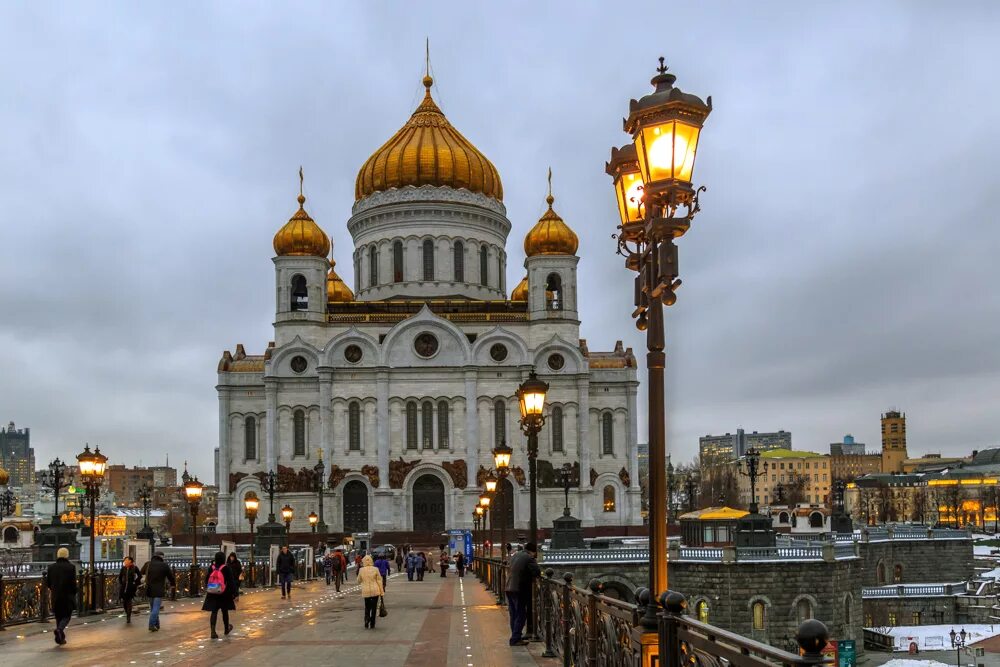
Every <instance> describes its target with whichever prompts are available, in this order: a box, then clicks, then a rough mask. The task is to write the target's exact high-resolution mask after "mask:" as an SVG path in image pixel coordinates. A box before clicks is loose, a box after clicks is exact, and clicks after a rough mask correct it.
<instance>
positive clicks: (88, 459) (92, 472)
mask: <svg viewBox="0 0 1000 667" xmlns="http://www.w3.org/2000/svg"><path fill="white" fill-rule="evenodd" d="M76 462H77V465H78V466H79V469H80V477H82V478H83V481H84V483H85V485H89V486H99V485H100V484H101V482H103V481H104V470H105V468H106V467H107V464H108V457H107V456H105V455H104V454H101V448H100V447H95V448H94V451H90V445H89V444H88V445H84V447H83V452H81V453H80V454H78V455H77V457H76Z"/></svg>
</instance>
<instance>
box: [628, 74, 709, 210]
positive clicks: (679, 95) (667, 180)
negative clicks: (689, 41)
mask: <svg viewBox="0 0 1000 667" xmlns="http://www.w3.org/2000/svg"><path fill="white" fill-rule="evenodd" d="M676 80H677V77H676V76H674V75H673V74H670V73H668V72H667V68H666V67H665V66H664V65H663V59H662V58H661V59H660V67H659V68H658V69H657V75H656V76H654V77H653V79H652V81H651V83H652V84H653V86H654V87H655V90H654V91H653V92H652V93H650V94H649V95H646V96H645V97H643V98H642V99H639V100H632V101H631V102H630V103H629V115H628V118H627V119H626V120H625V131H626V132H628V133H629V134H631V135H632V142H633V144H634V146H635V152H636V158H637V160H638V164H639V171H640V174H641V178H642V182H643V183H644V184H645V185H644V189H645V191H646V194H647V195H654V196H658V195H664V194H670V197H669V200H670V201H671V202H674V201H677V200H678V199H681V200H683V199H684V198H685V197H684V196H683V195H684V194H687V196H688V197H689V196H690V193H691V192H692V189H691V177H692V175H693V173H694V160H695V155H696V153H697V151H698V138H699V135H700V134H701V128H702V126H703V125H704V123H705V119H706V118H707V117H708V114H709V113H711V111H712V98H711V97H709V98H708V103H707V104H706V103H705V102H703V101H702V100H701V98H699V97H697V96H696V95H691V94H688V93H685V92H682V91H681V90H680V89H679V88H674V81H676ZM678 194H680V195H682V196H681V197H678Z"/></svg>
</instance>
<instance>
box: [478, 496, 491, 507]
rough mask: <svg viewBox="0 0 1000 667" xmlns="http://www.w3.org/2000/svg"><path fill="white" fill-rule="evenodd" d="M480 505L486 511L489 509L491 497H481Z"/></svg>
mask: <svg viewBox="0 0 1000 667" xmlns="http://www.w3.org/2000/svg"><path fill="white" fill-rule="evenodd" d="M479 504H480V505H482V506H483V507H484V508H485V509H489V507H490V497H489V495H487V494H485V493H484V494H483V495H481V496H479Z"/></svg>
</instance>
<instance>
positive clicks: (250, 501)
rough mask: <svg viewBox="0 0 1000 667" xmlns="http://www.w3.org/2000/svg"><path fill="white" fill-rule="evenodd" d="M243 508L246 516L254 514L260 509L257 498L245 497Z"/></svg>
mask: <svg viewBox="0 0 1000 667" xmlns="http://www.w3.org/2000/svg"><path fill="white" fill-rule="evenodd" d="M243 507H245V508H246V511H247V513H248V514H256V513H257V509H258V508H259V507H260V501H259V500H257V496H247V497H246V498H244V499H243Z"/></svg>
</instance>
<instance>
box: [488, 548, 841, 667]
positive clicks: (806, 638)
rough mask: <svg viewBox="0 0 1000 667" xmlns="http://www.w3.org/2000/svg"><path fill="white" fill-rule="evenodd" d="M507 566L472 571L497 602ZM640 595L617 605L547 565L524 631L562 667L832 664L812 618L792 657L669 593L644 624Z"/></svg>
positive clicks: (822, 629) (491, 564) (598, 588)
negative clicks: (708, 618)
mask: <svg viewBox="0 0 1000 667" xmlns="http://www.w3.org/2000/svg"><path fill="white" fill-rule="evenodd" d="M507 567H508V566H507V564H506V563H502V562H501V561H500V560H499V559H496V558H477V559H475V560H474V561H473V568H472V569H473V571H474V572H475V573H476V575H477V576H478V577H479V578H480V580H481V581H482V582H483V584H484V585H485V586H486V587H487V589H488V590H489V591H490V592H491V593H493V594H495V595H496V597H497V604H503V599H504V597H505V593H504V588H505V584H506V570H507ZM637 598H638V599H639V601H640V603H642V604H640V605H634V604H630V603H627V602H622V601H621V600H617V599H614V598H610V597H607V596H605V595H603V586H602V584H601V583H600V582H599V581H597V580H592V581H591V582H590V583H589V584H588V586H587V588H580V587H578V586H576V585H575V584H574V582H573V575H572V574H571V573H568V572H567V573H565V574H563V575H562V576H558V577H557V576H556V573H555V571H554V570H553V569H552V568H547V569H546V570H545V572H544V575H543V576H542V577H541V578H539V579H538V580H536V582H535V585H534V586H533V589H532V592H531V610H530V612H531V615H532V618H531V621H533V623H531V624H529V631H531V630H532V629H534V631H535V633H536V634H537V635H538V637H537V638H538V639H541V640H542V641H544V643H545V651H544V653H543V654H542V655H543V657H548V658H561V659H562V664H563V666H564V667H576V666H579V667H605V666H608V667H642V666H644V665H647V664H660V665H682V664H683V665H691V666H693V667H719V666H720V665H727V667H729V666H731V667H774V665H776V664H777V665H786V666H788V667H817V666H819V665H823V664H826V663H830V662H832V660H831V659H830V658H826V657H824V656H823V655H822V654H821V653H820V652H821V651H822V650H823V649H824V648H825V647H826V644H827V638H828V637H827V630H826V626H825V625H823V624H822V623H821V622H819V621H816V620H809V621H805V622H804V623H802V625H800V626H799V630H798V633H797V635H796V640H797V641H798V643H799V646H800V647H801V648H802V651H803V655H797V654H794V653H789V652H788V651H783V650H781V649H778V648H774V647H773V646H769V645H767V644H763V643H761V642H757V641H754V640H751V639H747V638H746V637H743V636H741V635H738V634H736V633H733V632H729V631H727V630H723V629H722V628H718V627H715V626H713V625H709V624H708V623H702V622H701V621H698V620H695V619H693V618H691V617H689V616H687V615H685V610H686V606H687V603H686V601H685V599H684V596H682V595H681V594H679V593H674V592H669V591H668V592H665V593H664V594H663V595H662V596H661V598H660V601H659V603H660V612H659V614H658V615H657V625H656V627H655V628H645V627H644V626H643V625H642V624H641V620H642V617H643V615H644V613H645V607H644V606H643V605H644V604H646V603H649V601H650V598H649V592H648V591H647V590H645V589H642V590H640V591H639V593H638V596H637ZM651 656H658V658H657V660H658V662H653V661H652V659H651Z"/></svg>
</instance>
